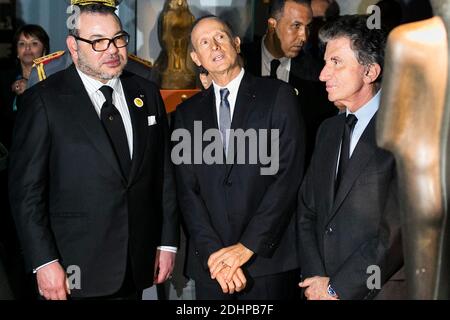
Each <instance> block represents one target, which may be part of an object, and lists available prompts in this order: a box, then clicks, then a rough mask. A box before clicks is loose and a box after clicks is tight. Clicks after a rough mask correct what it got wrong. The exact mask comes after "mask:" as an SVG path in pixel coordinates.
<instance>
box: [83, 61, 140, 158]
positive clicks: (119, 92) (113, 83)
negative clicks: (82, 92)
mask: <svg viewBox="0 0 450 320" xmlns="http://www.w3.org/2000/svg"><path fill="white" fill-rule="evenodd" d="M77 71H78V74H79V75H80V77H81V81H83V85H84V87H85V88H86V91H87V93H88V95H89V98H90V99H91V102H92V104H93V106H94V108H95V111H96V112H97V114H98V118H99V119H100V112H101V110H102V106H103V103H105V101H106V99H105V96H104V95H103V93H102V92H101V91H100V88H101V87H103V86H105V85H106V86H109V87H111V88H113V89H114V91H113V96H112V98H113V104H114V106H115V107H116V108H117V110H119V113H120V116H121V117H122V121H123V125H124V127H125V133H126V135H127V140H128V148H129V150H130V159H133V126H132V125H131V117H130V110H128V105H127V101H126V99H125V94H124V92H123V87H122V82H120V79H119V78H114V79H111V80H109V81H108V82H107V83H106V84H104V83H102V82H100V81H98V80H95V79H93V78H91V77H90V76H88V75H86V74H85V73H83V72H82V71H80V70H79V69H78V68H77Z"/></svg>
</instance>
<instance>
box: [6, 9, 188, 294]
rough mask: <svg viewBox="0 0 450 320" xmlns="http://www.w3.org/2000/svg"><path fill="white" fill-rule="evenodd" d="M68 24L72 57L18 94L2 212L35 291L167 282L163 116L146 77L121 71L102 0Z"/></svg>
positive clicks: (118, 43) (167, 172) (174, 230)
mask: <svg viewBox="0 0 450 320" xmlns="http://www.w3.org/2000/svg"><path fill="white" fill-rule="evenodd" d="M77 23H78V26H77V30H76V31H75V32H72V33H71V35H69V36H68V37H67V40H66V43H67V47H68V49H69V51H70V54H71V57H72V60H73V62H74V65H71V66H70V67H69V68H67V69H66V70H64V71H61V72H58V73H56V74H54V75H53V76H52V77H50V78H48V79H47V80H45V81H43V82H41V83H39V84H37V85H35V86H34V87H32V88H31V89H29V90H27V92H26V93H25V95H24V97H23V104H22V106H23V108H22V109H21V110H19V114H18V117H17V124H16V129H15V133H14V137H13V145H12V149H11V162H10V163H11V165H10V176H9V178H10V179H9V182H10V189H9V191H10V199H11V206H12V212H13V216H14V218H15V220H16V225H17V228H18V231H19V237H20V240H21V243H22V247H23V251H24V255H25V259H26V263H27V267H28V269H29V270H33V271H34V272H35V273H36V278H37V286H38V289H39V293H40V295H41V296H43V297H44V298H45V299H51V300H56V299H66V298H67V296H68V295H70V296H71V298H104V299H140V298H141V294H142V290H143V289H145V288H147V287H150V286H151V285H152V284H153V283H162V282H163V281H165V280H166V279H168V277H169V276H170V274H171V272H172V269H173V265H174V260H175V253H176V250H177V248H176V246H177V242H178V235H179V234H178V220H177V214H176V197H175V185H174V183H175V182H174V176H173V172H172V167H171V162H170V158H169V156H170V155H169V146H168V145H169V137H168V125H167V118H166V113H165V109H164V105H163V102H162V99H161V96H160V94H159V90H158V89H157V88H156V86H155V85H154V84H153V83H151V82H149V81H147V80H145V79H143V78H141V77H139V76H136V75H134V74H131V73H128V72H123V70H124V66H125V64H126V63H127V49H126V46H127V44H128V35H127V33H126V32H125V31H124V30H122V27H121V23H120V20H119V18H118V17H117V16H116V15H115V14H114V8H110V9H107V8H105V7H104V6H99V5H95V4H89V5H85V6H83V7H81V8H80V15H79V16H78V17H77ZM65 269H67V272H71V276H72V277H71V278H70V279H71V280H72V282H70V281H68V280H70V279H69V278H68V276H67V275H66V271H65Z"/></svg>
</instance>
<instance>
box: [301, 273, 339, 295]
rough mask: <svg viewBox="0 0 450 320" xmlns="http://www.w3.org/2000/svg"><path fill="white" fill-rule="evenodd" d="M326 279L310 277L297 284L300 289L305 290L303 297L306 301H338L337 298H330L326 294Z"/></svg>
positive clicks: (328, 279)
mask: <svg viewBox="0 0 450 320" xmlns="http://www.w3.org/2000/svg"><path fill="white" fill-rule="evenodd" d="M329 283H330V278H328V277H312V278H307V279H305V280H304V281H302V282H300V283H299V286H300V287H301V288H307V289H306V290H305V296H306V298H307V299H308V300H339V299H338V297H332V296H330V295H329V294H328V290H327V289H328V284H329Z"/></svg>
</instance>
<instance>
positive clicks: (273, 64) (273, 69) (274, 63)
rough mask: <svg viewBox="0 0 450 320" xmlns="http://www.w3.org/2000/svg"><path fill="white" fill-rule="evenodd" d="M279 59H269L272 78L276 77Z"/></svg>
mask: <svg viewBox="0 0 450 320" xmlns="http://www.w3.org/2000/svg"><path fill="white" fill-rule="evenodd" d="M280 63H281V62H280V60H278V59H273V60H272V61H270V78H272V79H277V78H278V77H277V70H278V67H279V66H280Z"/></svg>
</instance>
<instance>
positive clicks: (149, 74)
mask: <svg viewBox="0 0 450 320" xmlns="http://www.w3.org/2000/svg"><path fill="white" fill-rule="evenodd" d="M67 1H69V0H67ZM121 2H122V0H70V3H71V4H72V5H76V6H78V7H81V6H85V5H91V4H101V5H104V6H108V7H110V8H116V7H117V6H119V4H120V3H121ZM71 64H72V57H71V56H70V53H69V52H68V51H67V50H66V51H56V52H53V53H51V54H48V55H46V56H43V57H40V58H38V59H35V60H34V66H33V69H32V70H31V74H30V77H29V79H28V82H27V88H30V87H32V86H34V85H35V84H36V83H38V82H40V81H43V80H45V79H46V78H48V77H50V76H51V75H52V74H55V73H56V72H58V71H61V70H64V69H66V68H68V67H69V66H70V65H71ZM152 67H153V65H152V63H151V62H150V61H147V60H145V59H142V58H140V57H138V56H136V55H134V54H132V53H128V62H127V64H126V65H125V69H124V70H126V71H128V72H131V73H134V74H137V75H138V76H140V77H142V78H144V79H147V80H150V81H153V82H155V83H156V84H159V78H158V74H157V72H155V71H154V70H153V68H152ZM19 107H20V106H19Z"/></svg>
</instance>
